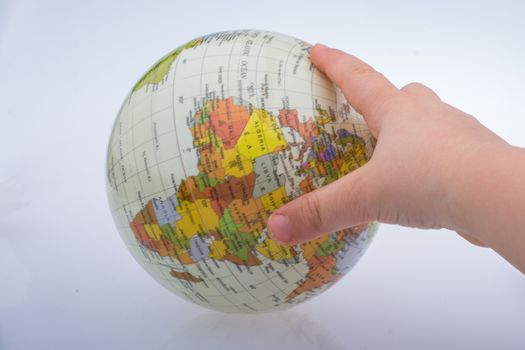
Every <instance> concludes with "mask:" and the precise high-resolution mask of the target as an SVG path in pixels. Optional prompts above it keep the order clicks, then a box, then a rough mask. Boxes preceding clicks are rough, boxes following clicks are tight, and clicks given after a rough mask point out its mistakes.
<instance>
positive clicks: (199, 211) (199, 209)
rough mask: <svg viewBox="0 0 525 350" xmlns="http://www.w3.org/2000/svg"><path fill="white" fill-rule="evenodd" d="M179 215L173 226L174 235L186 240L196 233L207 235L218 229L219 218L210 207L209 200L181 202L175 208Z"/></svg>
mask: <svg viewBox="0 0 525 350" xmlns="http://www.w3.org/2000/svg"><path fill="white" fill-rule="evenodd" d="M177 212H179V214H180V215H181V218H180V220H178V221H177V224H176V225H175V230H176V234H181V235H184V236H186V237H187V238H188V239H190V238H191V237H193V236H195V235H196V234H198V233H208V232H209V231H210V230H217V229H218V228H219V217H218V216H217V214H216V213H215V211H214V210H213V208H212V207H211V202H210V200H209V199H198V200H197V201H196V202H195V203H193V202H190V201H187V200H186V201H182V202H180V203H179V205H178V207H177Z"/></svg>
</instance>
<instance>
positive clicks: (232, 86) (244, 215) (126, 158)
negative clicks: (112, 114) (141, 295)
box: [107, 30, 377, 313]
mask: <svg viewBox="0 0 525 350" xmlns="http://www.w3.org/2000/svg"><path fill="white" fill-rule="evenodd" d="M310 47H311V46H310V45H309V44H307V43H306V42H304V41H301V40H299V39H295V38H292V37H289V36H286V35H282V34H277V33H273V32H267V31H257V30H239V31H227V32H220V33H215V34H210V35H205V36H202V37H199V38H197V39H194V40H191V41H189V42H188V43H186V44H184V45H182V46H180V47H179V48H177V49H175V50H174V51H172V52H171V53H169V54H168V55H166V56H164V57H163V58H162V59H161V60H160V61H158V62H157V63H156V64H155V65H153V66H152V67H151V68H150V69H149V70H148V71H147V72H146V73H145V74H144V75H143V76H142V78H140V80H139V81H138V82H137V83H136V84H135V86H133V88H132V89H131V92H130V93H129V95H128V96H127V97H126V99H125V101H124V103H123V104H122V107H121V109H120V112H119V114H118V116H117V119H116V121H115V124H114V126H113V130H112V133H111V137H110V141H109V145H108V154H107V191H108V198H109V203H110V207H111V210H112V213H113V217H114V219H115V222H116V225H117V227H118V230H119V232H120V235H121V237H122V239H123V240H124V242H125V244H126V246H127V247H128V249H129V250H130V252H131V253H132V254H133V256H134V257H135V259H136V260H137V261H138V262H139V263H140V264H141V265H142V266H143V268H144V269H145V270H146V271H147V272H148V273H149V274H150V275H152V276H153V277H154V278H155V279H156V280H157V281H158V282H160V283H161V284H162V285H164V286H165V287H166V288H168V289H169V290H171V291H173V292H175V293H176V294H177V295H179V296H181V297H183V298H185V299H187V300H189V301H192V302H194V303H196V304H199V305H202V306H204V307H207V308H211V309H215V310H219V311H224V312H235V313H253V312H266V311H272V310H282V309H286V308H289V307H291V306H293V305H296V304H299V303H301V302H303V301H305V300H307V299H309V298H311V297H313V296H316V295H318V294H320V293H322V292H323V291H324V290H326V289H327V288H328V287H330V286H331V285H333V284H334V283H335V282H337V281H338V280H340V278H341V277H342V276H343V275H345V274H346V273H347V272H348V271H349V270H350V269H351V268H352V267H353V266H354V264H355V263H356V262H357V260H359V258H360V257H361V256H362V254H363V253H364V252H365V250H366V249H367V247H368V246H369V244H370V242H371V239H372V237H373V235H374V233H375V231H376V229H377V224H376V223H369V224H366V225H362V226H359V227H353V228H350V229H345V230H341V231H338V232H327V233H326V234H325V235H324V236H322V237H320V238H318V239H315V240H313V241H310V242H307V243H304V244H299V245H296V246H291V247H288V246H281V245H279V244H278V243H277V242H275V241H273V240H272V239H271V238H270V236H269V235H268V230H267V227H266V224H267V221H268V218H269V216H270V214H271V213H272V212H273V211H275V210H276V209H277V208H279V207H280V206H282V205H283V204H285V203H287V202H289V201H290V200H292V199H294V198H297V197H299V196H301V195H303V194H305V193H308V192H310V191H313V190H315V189H316V188H319V187H321V186H324V185H326V184H329V183H331V182H333V181H335V180H337V179H339V178H341V177H343V176H344V175H346V174H348V173H350V172H352V171H353V170H355V169H357V168H358V167H360V166H362V165H364V164H365V163H366V162H367V161H368V159H369V158H370V157H371V155H372V151H373V148H374V144H375V140H374V138H373V137H372V135H371V134H370V132H369V130H368V128H367V126H366V124H365V122H364V120H363V118H362V116H360V115H359V114H358V113H357V112H356V111H355V110H354V109H353V108H352V106H350V105H349V104H348V103H347V101H346V99H345V98H344V96H343V95H342V94H341V92H340V90H339V89H337V88H335V86H334V85H333V84H332V83H331V82H330V81H329V80H328V79H327V78H326V76H325V75H324V74H322V73H321V72H319V71H318V70H317V69H315V67H314V66H313V65H312V63H311V61H310V53H309V52H310Z"/></svg>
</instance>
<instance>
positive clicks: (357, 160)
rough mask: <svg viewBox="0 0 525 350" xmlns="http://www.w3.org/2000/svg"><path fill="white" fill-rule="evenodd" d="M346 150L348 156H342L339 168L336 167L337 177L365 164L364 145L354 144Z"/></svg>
mask: <svg viewBox="0 0 525 350" xmlns="http://www.w3.org/2000/svg"><path fill="white" fill-rule="evenodd" d="M347 152H348V153H347V155H348V156H345V157H344V159H343V164H341V166H340V167H339V169H337V173H338V176H339V177H342V176H344V175H346V174H348V173H351V172H352V171H354V170H356V169H357V168H359V167H361V166H363V165H365V164H366V162H367V160H366V154H365V147H364V146H361V145H360V146H356V147H354V148H353V149H350V151H347Z"/></svg>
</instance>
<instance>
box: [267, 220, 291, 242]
mask: <svg viewBox="0 0 525 350" xmlns="http://www.w3.org/2000/svg"><path fill="white" fill-rule="evenodd" d="M268 229H269V232H270V237H271V238H272V239H273V240H275V241H278V242H280V243H285V244H287V243H290V242H291V241H292V239H293V227H292V223H291V222H290V219H288V218H287V217H286V216H284V215H281V214H273V215H272V216H270V219H269V220H268Z"/></svg>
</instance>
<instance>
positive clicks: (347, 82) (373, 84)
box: [311, 44, 400, 136]
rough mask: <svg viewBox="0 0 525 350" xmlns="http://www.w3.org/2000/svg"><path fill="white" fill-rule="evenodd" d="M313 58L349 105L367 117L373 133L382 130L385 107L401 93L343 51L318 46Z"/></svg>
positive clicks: (315, 47) (375, 133) (372, 70)
mask: <svg viewBox="0 0 525 350" xmlns="http://www.w3.org/2000/svg"><path fill="white" fill-rule="evenodd" d="M311 59H312V62H313V63H314V65H315V66H316V67H317V69H319V70H320V71H321V72H323V73H325V74H326V75H327V76H328V78H330V80H332V81H333V82H334V83H335V84H336V85H337V86H338V87H339V88H341V90H342V91H343V94H344V95H345V97H346V99H347V100H348V102H349V103H350V104H351V105H352V106H353V107H354V108H355V109H356V111H357V112H359V113H361V114H362V115H363V117H364V118H365V120H366V122H367V124H368V126H369V128H370V130H371V131H372V133H373V134H374V135H375V136H377V135H378V133H379V130H380V129H381V122H382V117H383V116H382V115H381V114H380V113H379V111H380V109H381V107H382V106H383V105H384V104H385V103H386V102H387V101H389V100H390V99H392V98H394V97H396V96H398V95H399V93H400V92H399V90H398V89H397V88H396V87H395V86H394V85H393V84H392V83H391V82H390V81H389V80H388V79H386V78H385V77H384V76H383V75H382V74H381V73H379V72H377V71H376V70H375V69H374V68H372V67H371V66H369V65H368V64H366V63H365V62H363V61H361V60H360V59H358V58H357V57H354V56H351V55H349V54H347V53H345V52H343V51H340V50H337V49H331V48H328V47H326V46H324V45H319V44H317V45H315V46H314V47H313V48H312V51H311Z"/></svg>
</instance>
